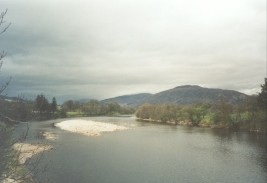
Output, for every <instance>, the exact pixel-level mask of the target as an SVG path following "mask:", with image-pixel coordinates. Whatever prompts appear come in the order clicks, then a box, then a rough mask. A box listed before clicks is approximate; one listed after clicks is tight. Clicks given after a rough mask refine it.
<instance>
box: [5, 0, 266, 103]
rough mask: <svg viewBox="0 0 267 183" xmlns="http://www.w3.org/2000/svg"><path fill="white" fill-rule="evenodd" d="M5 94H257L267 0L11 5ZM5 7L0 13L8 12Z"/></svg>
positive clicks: (263, 59) (104, 0)
mask: <svg viewBox="0 0 267 183" xmlns="http://www.w3.org/2000/svg"><path fill="white" fill-rule="evenodd" d="M1 4H2V5H1V7H6V8H8V14H7V15H6V21H7V22H11V23H12V25H11V27H10V28H9V29H8V31H7V32H6V33H5V34H2V35H0V39H1V42H0V48H2V49H3V50H5V51H7V52H8V55H7V56H6V57H5V59H4V66H3V68H2V69H1V71H2V76H1V79H0V80H1V83H3V82H4V81H5V79H6V78H8V77H9V76H12V82H11V85H10V87H9V88H8V89H7V91H6V92H8V93H9V95H17V94H18V93H21V92H25V95H26V96H27V97H28V98H33V99H34V98H35V97H36V95H37V94H40V93H44V94H45V95H46V96H48V97H50V98H52V97H53V96H55V97H56V98H60V100H61V102H62V101H64V100H67V99H79V98H97V99H105V98H108V97H114V96H117V95H122V94H132V93H139V92H151V93H156V92H160V91H162V90H166V89H169V88H172V87H176V86H179V85H183V84H196V85H201V86H206V87H214V88H224V89H234V90H238V91H243V92H246V93H248V94H252V93H253V92H257V91H259V88H260V84H262V83H263V81H264V80H263V78H264V77H266V42H265V41H266V16H265V15H266V9H265V8H262V7H266V2H265V1H264V0H259V1H255V2H254V1H253V2H252V1H249V0H245V1H244V0H234V1H230V0H224V1H222V0H218V1H212V0H205V1H198V0H193V1H186V0H179V1H174V0H170V1H155V0H153V1H152V0H142V1H141V0H135V1H131V0H127V1H125V0H112V1H110V0H102V1H95V0H90V1H83V0H78V1H75V2H74V1H62V0H56V1H42V2H39V1H33V0H26V1H23V2H21V1H18V0H14V1H8V0H3V1H2V2H1ZM4 10H5V9H3V10H2V11H4Z"/></svg>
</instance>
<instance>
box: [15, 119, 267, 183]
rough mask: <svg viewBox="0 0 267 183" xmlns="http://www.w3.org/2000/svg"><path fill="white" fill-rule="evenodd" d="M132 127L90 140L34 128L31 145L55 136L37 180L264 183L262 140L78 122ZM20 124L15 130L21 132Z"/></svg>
mask: <svg viewBox="0 0 267 183" xmlns="http://www.w3.org/2000/svg"><path fill="white" fill-rule="evenodd" d="M82 119H86V120H89V119H90V120H91V119H93V120H95V121H101V122H109V123H118V124H123V125H126V126H130V127H131V129H129V130H125V131H116V132H107V133H103V134H102V135H101V136H99V137H88V136H83V135H79V134H74V133H69V132H66V131H63V130H61V129H59V128H57V127H54V126H53V124H54V123H56V122H60V121H63V120H60V119H58V120H51V121H45V122H36V123H32V125H31V127H30V132H29V136H28V139H27V140H28V141H29V142H36V141H41V140H43V141H45V140H44V139H38V134H39V132H52V133H54V134H57V135H58V136H59V138H58V139H56V140H54V141H47V142H48V144H50V145H52V146H54V147H55V149H54V150H51V151H49V152H46V153H45V156H44V158H43V163H42V164H40V166H43V164H46V163H47V164H48V170H47V171H46V172H44V173H42V174H41V175H39V177H38V179H39V180H41V181H44V180H47V179H48V178H49V179H50V182H55V183H61V182H64V183H68V182H69V183H74V182H81V183H85V182H88V183H172V182H173V183H177V182H181V183H191V182H192V183H196V182H197V183H209V182H210V183H216V182H218V183H222V182H223V183H228V182H229V183H230V182H231V183H234V182H244V183H252V182H255V183H266V182H267V149H266V148H267V147H266V146H267V145H266V143H267V142H266V136H265V135H264V134H257V133H245V132H239V133H236V132H229V131H225V130H213V129H208V128H197V127H186V126H172V125H162V124H153V123H144V122H138V121H136V120H135V119H133V118H129V117H94V118H82ZM24 129H25V125H20V126H19V127H18V129H17V131H20V132H21V131H23V130H24Z"/></svg>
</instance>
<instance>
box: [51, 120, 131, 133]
mask: <svg viewBox="0 0 267 183" xmlns="http://www.w3.org/2000/svg"><path fill="white" fill-rule="evenodd" d="M55 126H56V127H59V128H61V129H62V130H66V131H69V132H72V133H79V134H83V135H86V136H100V135H101V133H102V132H113V131H117V130H127V129H129V128H128V127H125V126H121V125H117V124H111V123H104V122H96V121H92V120H81V119H76V120H68V121H62V122H60V123H56V124H55Z"/></svg>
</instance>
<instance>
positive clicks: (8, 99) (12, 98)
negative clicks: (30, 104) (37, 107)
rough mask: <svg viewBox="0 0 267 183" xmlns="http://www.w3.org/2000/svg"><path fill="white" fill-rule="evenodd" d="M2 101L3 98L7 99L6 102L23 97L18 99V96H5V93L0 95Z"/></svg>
mask: <svg viewBox="0 0 267 183" xmlns="http://www.w3.org/2000/svg"><path fill="white" fill-rule="evenodd" d="M1 100H2V101H3V100H5V101H8V102H11V101H18V100H20V101H24V100H23V99H21V98H20V99H19V98H18V97H8V96H5V95H0V101H1Z"/></svg>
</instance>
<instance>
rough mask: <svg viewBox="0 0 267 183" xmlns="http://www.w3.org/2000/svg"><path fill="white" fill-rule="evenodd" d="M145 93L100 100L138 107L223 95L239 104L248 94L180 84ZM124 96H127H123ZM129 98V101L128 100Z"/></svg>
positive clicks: (231, 101)
mask: <svg viewBox="0 0 267 183" xmlns="http://www.w3.org/2000/svg"><path fill="white" fill-rule="evenodd" d="M146 94H147V95H144V96H142V97H140V98H138V99H137V98H135V97H134V96H138V95H139V94H135V95H124V96H118V97H114V98H111V99H105V100H102V101H101V102H103V103H105V102H106V101H111V100H112V101H115V102H118V103H119V104H122V103H124V105H128V106H131V107H138V106H140V105H142V104H144V103H151V104H157V103H166V102H168V103H176V104H181V105H193V104H195V103H197V102H216V101H218V100H219V99H220V97H221V96H224V97H225V98H226V99H227V101H228V102H229V103H231V104H240V103H242V102H244V100H245V99H246V98H247V97H248V95H246V94H244V93H241V92H238V91H235V90H227V89H219V88H205V87H201V86H198V85H181V86H177V87H175V88H172V89H168V90H164V91H161V92H158V93H155V94H148V93H146ZM125 96H127V97H126V98H125ZM129 98H130V99H131V101H129V100H128V99H129Z"/></svg>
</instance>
